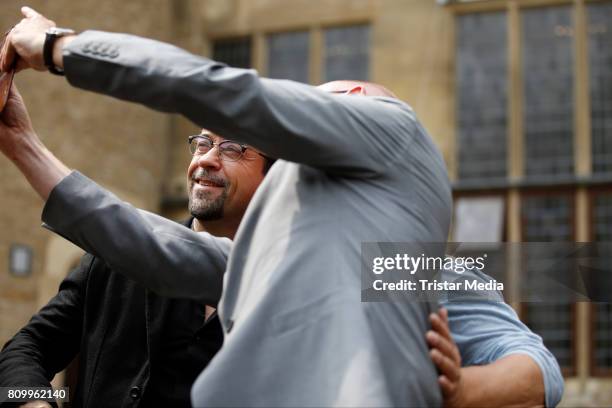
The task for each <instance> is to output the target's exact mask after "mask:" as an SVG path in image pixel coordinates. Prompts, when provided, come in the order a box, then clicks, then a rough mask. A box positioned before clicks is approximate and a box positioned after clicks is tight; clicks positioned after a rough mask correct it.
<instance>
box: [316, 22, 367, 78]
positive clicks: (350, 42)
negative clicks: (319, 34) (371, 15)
mask: <svg viewBox="0 0 612 408" xmlns="http://www.w3.org/2000/svg"><path fill="white" fill-rule="evenodd" d="M324 38H325V40H324V43H325V51H324V54H325V55H324V58H323V82H328V81H335V80H339V79H354V80H362V81H367V80H368V79H369V78H370V60H369V58H370V56H369V50H370V26H368V25H355V26H347V27H334V28H328V29H326V30H325V32H324Z"/></svg>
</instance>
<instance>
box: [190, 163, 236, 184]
mask: <svg viewBox="0 0 612 408" xmlns="http://www.w3.org/2000/svg"><path fill="white" fill-rule="evenodd" d="M190 179H191V181H193V182H197V180H198V179H205V180H209V181H211V182H213V183H214V184H216V185H218V186H221V187H226V186H227V184H228V183H227V181H226V180H225V179H223V178H222V177H219V176H218V175H214V174H211V173H210V171H208V170H207V169H204V168H202V167H198V168H197V169H196V171H194V172H193V173H192V174H191V177H190Z"/></svg>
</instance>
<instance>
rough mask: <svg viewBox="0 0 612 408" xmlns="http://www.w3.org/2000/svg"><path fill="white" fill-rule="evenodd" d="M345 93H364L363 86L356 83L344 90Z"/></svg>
mask: <svg viewBox="0 0 612 408" xmlns="http://www.w3.org/2000/svg"><path fill="white" fill-rule="evenodd" d="M346 94H347V95H365V94H366V92H365V87H363V86H361V85H357V86H354V87H352V88H351V89H349V90H348V91H346Z"/></svg>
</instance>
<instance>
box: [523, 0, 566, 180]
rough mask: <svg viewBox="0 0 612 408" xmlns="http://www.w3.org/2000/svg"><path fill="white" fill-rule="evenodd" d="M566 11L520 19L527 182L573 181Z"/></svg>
mask: <svg viewBox="0 0 612 408" xmlns="http://www.w3.org/2000/svg"><path fill="white" fill-rule="evenodd" d="M571 10H572V8H571V6H558V7H547V8H541V9H530V10H524V11H523V12H522V14H521V17H522V21H523V25H522V52H523V76H524V83H523V85H524V86H523V89H524V108H523V120H524V132H525V152H524V156H525V160H524V163H525V175H526V177H538V176H545V177H563V176H565V177H567V176H570V177H571V176H573V172H574V155H573V144H574V142H573V137H574V136H573V135H574V120H573V117H574V103H573V98H574V95H573V86H574V83H573V70H574V61H573V59H574V58H573V38H574V35H573V32H574V28H573V22H572V13H571Z"/></svg>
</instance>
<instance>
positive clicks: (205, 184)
mask: <svg viewBox="0 0 612 408" xmlns="http://www.w3.org/2000/svg"><path fill="white" fill-rule="evenodd" d="M194 181H195V183H196V184H198V185H200V186H203V187H217V188H223V187H224V186H223V185H222V184H220V183H215V182H213V181H210V180H201V179H200V180H194Z"/></svg>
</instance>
